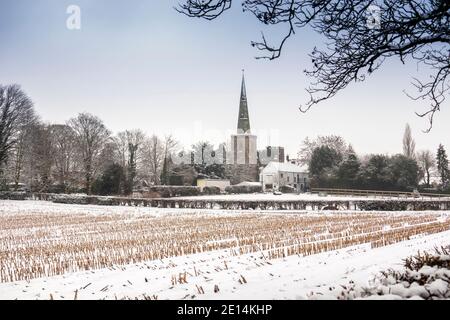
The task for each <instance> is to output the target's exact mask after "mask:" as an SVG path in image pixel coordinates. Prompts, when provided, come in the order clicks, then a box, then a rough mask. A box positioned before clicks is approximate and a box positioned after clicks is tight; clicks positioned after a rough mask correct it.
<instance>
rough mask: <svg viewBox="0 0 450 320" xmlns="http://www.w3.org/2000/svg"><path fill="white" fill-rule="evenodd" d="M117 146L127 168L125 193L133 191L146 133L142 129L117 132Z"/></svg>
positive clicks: (124, 166) (122, 161) (122, 162)
mask: <svg viewBox="0 0 450 320" xmlns="http://www.w3.org/2000/svg"><path fill="white" fill-rule="evenodd" d="M116 141H117V146H118V149H119V154H120V161H121V165H122V166H123V168H126V183H125V190H124V191H125V194H130V193H131V192H132V191H133V186H134V180H135V178H136V175H137V166H138V162H139V161H140V160H141V159H140V158H141V153H142V152H141V148H142V144H143V143H144V141H145V134H144V133H143V132H142V131H141V130H131V131H130V130H127V131H124V132H119V133H118V134H117V138H116Z"/></svg>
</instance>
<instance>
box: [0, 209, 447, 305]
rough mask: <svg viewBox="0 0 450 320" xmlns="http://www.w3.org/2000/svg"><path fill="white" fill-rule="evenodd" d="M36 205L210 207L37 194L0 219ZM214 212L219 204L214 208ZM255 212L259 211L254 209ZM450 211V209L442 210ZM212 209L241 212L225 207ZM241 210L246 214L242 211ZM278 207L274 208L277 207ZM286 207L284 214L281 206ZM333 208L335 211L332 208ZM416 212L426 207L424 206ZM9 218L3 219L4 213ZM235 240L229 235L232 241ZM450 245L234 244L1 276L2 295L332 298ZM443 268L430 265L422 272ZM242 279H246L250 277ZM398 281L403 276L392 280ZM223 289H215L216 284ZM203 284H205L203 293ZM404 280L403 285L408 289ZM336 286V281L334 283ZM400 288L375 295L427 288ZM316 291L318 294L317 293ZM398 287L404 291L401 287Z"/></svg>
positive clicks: (413, 293)
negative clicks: (273, 252) (236, 248)
mask: <svg viewBox="0 0 450 320" xmlns="http://www.w3.org/2000/svg"><path fill="white" fill-rule="evenodd" d="M24 211H29V212H33V213H42V214H48V213H64V214H71V213H77V214H79V213H83V214H93V215H103V214H129V215H130V217H132V216H136V215H138V216H139V215H152V216H155V217H157V216H164V215H168V216H172V215H177V214H179V215H180V214H186V213H189V214H193V213H199V212H202V213H204V211H200V210H196V209H157V208H145V207H109V206H105V207H99V206H90V205H64V204H54V203H49V202H37V201H22V202H15V201H1V202H0V219H1V218H2V217H4V216H7V215H14V214H17V213H23V212H24ZM209 211H210V212H211V210H209ZM252 213H253V214H254V212H252ZM439 213H440V214H446V215H448V212H445V213H443V212H439ZM212 214H219V215H235V214H237V213H236V212H231V211H220V212H213V213H212ZM239 214H244V213H242V212H240V213H239ZM270 214H273V213H270ZM275 214H278V213H275ZM325 214H333V213H325ZM411 214H418V213H417V212H414V213H411ZM0 221H1V220H0ZM225 240H227V239H221V240H220V241H225ZM444 244H450V231H445V232H441V233H435V234H431V235H421V236H420V237H416V238H414V239H411V240H408V241H403V242H399V243H396V244H392V245H389V246H385V247H380V248H375V249H371V246H370V244H369V243H367V244H361V245H356V246H351V247H347V248H343V249H340V250H335V251H328V252H323V253H320V254H315V255H311V256H306V257H301V256H289V257H286V258H282V259H274V260H266V259H265V257H264V256H263V255H261V253H260V252H257V253H250V254H244V255H237V256H233V255H231V254H230V249H226V250H216V251H209V252H202V253H197V254H191V255H185V256H179V257H174V258H167V259H161V260H153V261H146V262H142V263H137V264H129V265H125V266H114V267H110V268H104V269H97V270H89V271H80V272H73V273H66V274H63V275H60V276H53V277H46V278H37V279H32V280H29V281H15V282H8V283H0V299H16V298H17V299H50V297H52V298H53V299H69V300H71V299H74V298H75V295H76V296H77V299H121V298H132V299H134V298H144V297H147V298H148V297H150V298H154V299H238V300H240V299H307V298H314V299H332V298H334V299H335V298H336V296H335V295H333V290H334V289H336V288H340V287H341V286H348V284H349V281H352V282H353V284H354V285H355V286H356V287H364V286H368V285H372V284H373V281H374V277H375V276H376V275H377V274H379V272H380V271H382V270H386V269H388V268H393V269H396V270H400V269H401V268H402V267H403V261H402V260H403V259H404V258H406V257H407V256H409V255H413V254H416V253H417V251H418V250H432V249H433V248H434V247H436V246H441V245H444ZM185 272H186V274H187V276H186V280H187V283H181V284H180V283H176V284H173V282H172V281H171V279H172V277H173V276H175V277H179V275H180V274H184V273H185ZM427 272H435V273H437V272H438V271H436V270H434V269H433V270H430V269H427V268H426V267H424V268H422V269H421V270H419V271H418V273H427ZM439 272H440V273H441V276H440V277H437V278H436V280H435V281H434V282H432V283H430V284H428V286H427V289H428V290H430V291H432V292H436V293H438V292H444V291H442V290H443V289H444V283H443V281H438V280H439V279H441V278H442V277H444V276H449V275H448V274H446V273H445V272H443V271H442V270H441V271H439ZM242 279H245V281H243V280H242ZM392 284H395V281H392ZM216 285H217V286H218V288H219V291H218V292H215V290H214V287H215V286H216ZM198 287H201V288H202V289H203V290H204V294H200V293H199V291H198V289H197V288H198ZM402 287H403V288H402ZM330 288H332V289H331V290H330ZM395 288H396V289H395V290H397V291H394V292H388V291H386V292H384V293H385V294H386V295H384V296H371V297H370V299H399V298H401V297H407V298H411V299H419V298H424V297H426V293H425V291H423V287H413V286H411V287H410V288H406V287H404V286H399V285H396V286H395ZM311 293H316V295H311ZM395 293H397V294H395Z"/></svg>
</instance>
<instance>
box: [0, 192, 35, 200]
mask: <svg viewBox="0 0 450 320" xmlns="http://www.w3.org/2000/svg"><path fill="white" fill-rule="evenodd" d="M29 196H30V194H29V193H28V192H23V191H1V192H0V200H26V199H27V198H28V197H29Z"/></svg>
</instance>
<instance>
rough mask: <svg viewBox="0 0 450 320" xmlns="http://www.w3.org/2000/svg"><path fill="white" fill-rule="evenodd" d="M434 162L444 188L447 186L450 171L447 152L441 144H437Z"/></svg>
mask: <svg viewBox="0 0 450 320" xmlns="http://www.w3.org/2000/svg"><path fill="white" fill-rule="evenodd" d="M436 163H437V169H438V172H439V176H440V178H441V184H442V188H443V189H446V188H447V187H448V184H449V180H450V171H449V168H448V158H447V153H446V152H445V149H444V146H443V145H442V144H440V145H439V148H438V151H437V156H436Z"/></svg>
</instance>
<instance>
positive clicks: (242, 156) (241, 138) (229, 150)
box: [173, 73, 306, 191]
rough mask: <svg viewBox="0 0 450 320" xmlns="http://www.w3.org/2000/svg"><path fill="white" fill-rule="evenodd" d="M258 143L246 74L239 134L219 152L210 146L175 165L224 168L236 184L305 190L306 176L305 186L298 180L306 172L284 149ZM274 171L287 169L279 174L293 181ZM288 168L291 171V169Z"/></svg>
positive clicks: (180, 156)
mask: <svg viewBox="0 0 450 320" xmlns="http://www.w3.org/2000/svg"><path fill="white" fill-rule="evenodd" d="M257 141H258V137H257V136H256V135H255V134H252V131H251V121H250V113H249V105H248V100H247V90H246V86H245V75H244V73H242V80H241V92H240V98H239V111H238V119H237V128H236V133H234V134H232V135H231V137H230V139H229V141H228V143H227V144H220V145H219V146H218V148H217V149H215V148H213V147H212V146H208V147H207V148H208V149H205V150H202V153H201V154H197V153H199V152H194V151H190V152H185V151H182V152H180V153H179V154H178V155H177V156H176V157H175V159H173V160H174V163H175V164H188V165H194V164H199V163H200V164H201V163H203V164H205V165H211V164H219V165H223V168H224V178H225V179H228V180H229V183H231V184H232V185H235V184H239V183H242V182H259V181H260V182H261V183H262V184H265V185H264V186H263V189H265V188H264V187H266V188H267V189H268V188H273V187H275V186H276V187H280V186H282V185H291V184H292V186H293V187H295V189H298V191H304V190H305V188H304V186H306V180H305V179H304V178H305V176H306V173H305V174H302V181H303V180H304V183H303V182H302V183H301V184H299V183H297V180H300V178H299V174H300V173H303V172H304V171H305V170H304V169H300V168H298V167H297V166H296V165H294V164H291V163H290V161H289V157H288V156H285V152H284V148H283V147H280V146H267V147H266V148H265V149H263V150H259V151H258V146H257ZM285 160H286V161H287V162H288V163H286V165H284V166H282V167H280V166H279V165H274V163H275V164H283V163H285ZM264 168H272V170H266V171H264ZM274 168H283V170H284V171H287V172H284V171H283V170H281V169H280V170H279V171H280V173H279V175H280V176H281V177H284V176H290V175H292V179H289V178H288V179H287V181H284V180H283V179H280V178H278V179H274V178H273V177H274V175H275V172H273V171H274ZM286 168H289V170H287V169H286ZM294 169H295V170H294ZM269 171H270V172H269ZM275 171H277V170H275ZM281 171H283V172H281ZM291 171H292V172H291ZM272 180H273V181H272Z"/></svg>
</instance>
